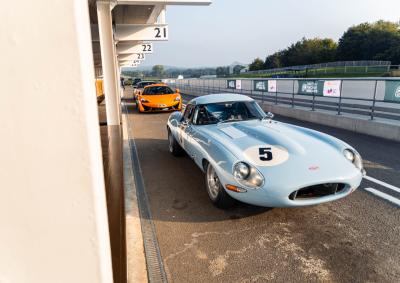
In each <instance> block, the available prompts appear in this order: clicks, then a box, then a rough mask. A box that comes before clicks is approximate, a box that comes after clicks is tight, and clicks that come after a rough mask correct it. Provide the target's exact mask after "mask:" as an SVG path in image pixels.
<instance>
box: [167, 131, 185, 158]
mask: <svg viewBox="0 0 400 283" xmlns="http://www.w3.org/2000/svg"><path fill="white" fill-rule="evenodd" d="M168 147H169V152H171V154H172V155H173V156H182V155H183V153H184V151H183V148H182V147H181V145H180V144H179V143H178V142H177V141H176V139H175V137H174V135H173V134H172V133H171V131H170V130H169V129H168Z"/></svg>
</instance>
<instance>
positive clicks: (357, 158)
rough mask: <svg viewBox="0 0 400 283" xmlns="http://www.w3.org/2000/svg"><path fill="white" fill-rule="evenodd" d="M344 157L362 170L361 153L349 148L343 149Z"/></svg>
mask: <svg viewBox="0 0 400 283" xmlns="http://www.w3.org/2000/svg"><path fill="white" fill-rule="evenodd" d="M343 155H344V157H345V158H346V159H347V160H348V161H350V162H351V163H353V164H354V166H356V168H358V169H359V170H360V171H361V172H364V166H363V162H362V158H361V155H360V154H358V153H357V152H355V151H353V150H351V149H345V150H343Z"/></svg>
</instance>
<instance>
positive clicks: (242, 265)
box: [126, 97, 400, 282]
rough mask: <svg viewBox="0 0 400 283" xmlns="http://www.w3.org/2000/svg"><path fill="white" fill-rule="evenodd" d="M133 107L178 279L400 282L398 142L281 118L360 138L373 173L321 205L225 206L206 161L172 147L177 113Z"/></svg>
mask: <svg viewBox="0 0 400 283" xmlns="http://www.w3.org/2000/svg"><path fill="white" fill-rule="evenodd" d="M184 98H185V100H188V97H184ZM126 106H127V109H128V115H127V117H128V124H129V134H130V137H131V138H133V139H134V142H135V144H136V148H137V152H138V157H139V162H140V167H141V174H142V177H143V180H144V185H145V189H146V192H147V196H148V199H149V205H150V210H151V214H152V220H153V222H154V225H155V229H156V235H157V239H158V244H159V248H160V251H161V256H162V260H163V263H164V268H165V271H166V274H167V277H168V281H169V282H265V281H274V282H306V281H307V282H309V281H310V282H367V281H368V282H400V210H399V208H400V189H399V188H400V176H399V175H400V145H399V143H396V142H391V141H388V140H384V139H379V138H374V137H370V136H366V135H361V134H355V133H352V132H349V131H345V130H340V129H335V128H331V127H326V126H321V125H317V124H312V123H306V122H302V121H298V120H294V119H288V118H284V117H276V119H277V120H279V121H283V122H288V123H293V124H296V125H300V126H305V127H309V128H313V129H316V130H319V131H323V132H325V133H328V134H331V135H333V136H336V137H338V138H340V139H342V140H344V141H346V142H347V143H349V144H351V145H353V146H354V147H355V148H356V149H357V150H358V151H359V152H360V153H361V155H362V156H363V158H364V165H365V168H366V170H367V175H368V176H369V177H368V178H369V179H364V180H363V182H362V184H361V186H360V188H359V190H357V191H356V192H354V193H353V194H352V195H350V196H349V197H347V198H345V199H343V200H340V201H336V202H332V203H328V204H323V205H319V206H313V207H305V208H292V209H287V208H285V209H278V208H274V209H270V208H260V207H255V206H250V205H245V204H237V205H236V206H235V207H234V208H232V209H230V210H220V209H218V208H216V207H214V206H213V205H212V204H211V202H210V201H209V199H208V196H207V192H206V191H205V186H204V176H203V173H202V172H201V171H200V169H198V168H197V167H196V165H195V164H194V163H193V162H192V161H191V160H190V158H189V157H187V156H186V157H181V158H176V157H173V156H171V155H170V153H169V151H168V141H167V132H166V120H167V118H168V116H169V113H158V114H139V113H138V112H137V110H136V106H135V105H134V104H131V103H126ZM371 178H372V179H371ZM371 180H372V181H371ZM396 202H398V204H396Z"/></svg>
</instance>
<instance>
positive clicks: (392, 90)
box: [384, 81, 400, 102]
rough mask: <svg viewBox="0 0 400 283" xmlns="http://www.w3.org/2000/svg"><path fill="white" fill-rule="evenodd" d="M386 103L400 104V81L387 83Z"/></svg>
mask: <svg viewBox="0 0 400 283" xmlns="http://www.w3.org/2000/svg"><path fill="white" fill-rule="evenodd" d="M384 99H385V101H394V102H400V81H386V83H385V98H384Z"/></svg>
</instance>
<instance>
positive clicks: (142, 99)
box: [140, 98, 149, 103]
mask: <svg viewBox="0 0 400 283" xmlns="http://www.w3.org/2000/svg"><path fill="white" fill-rule="evenodd" d="M140 101H141V102H144V103H148V102H149V101H148V100H147V99H144V98H141V99H140Z"/></svg>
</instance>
